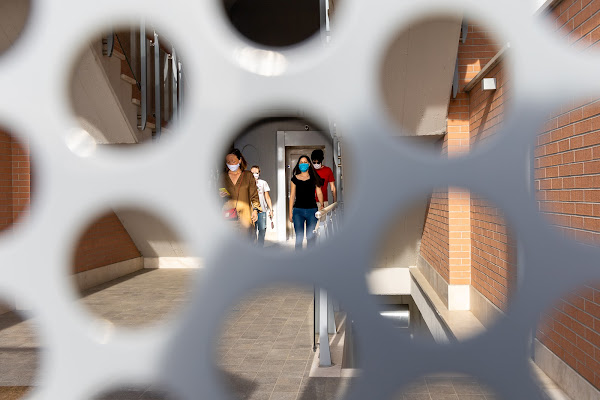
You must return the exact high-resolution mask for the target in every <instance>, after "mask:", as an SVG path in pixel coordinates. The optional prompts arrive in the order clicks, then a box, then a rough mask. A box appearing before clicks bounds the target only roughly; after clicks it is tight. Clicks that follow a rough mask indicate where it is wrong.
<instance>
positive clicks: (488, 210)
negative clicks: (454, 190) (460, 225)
mask: <svg viewBox="0 0 600 400" xmlns="http://www.w3.org/2000/svg"><path fill="white" fill-rule="evenodd" d="M516 254H517V251H516V243H515V242H514V236H513V235H512V234H510V232H508V229H507V226H506V222H505V220H504V218H503V216H502V213H501V212H500V210H499V209H498V208H497V207H494V206H492V205H490V204H489V203H488V202H486V201H485V200H484V199H482V198H481V197H478V196H471V259H472V264H471V265H472V270H471V273H472V285H473V287H474V288H475V289H477V291H479V292H480V293H481V294H483V295H484V296H485V297H486V298H487V299H488V300H489V301H491V302H492V303H493V304H494V305H495V306H496V307H498V308H500V309H501V310H504V311H506V309H507V306H508V303H509V295H510V294H511V293H512V292H513V290H514V287H515V284H516V278H517V260H516Z"/></svg>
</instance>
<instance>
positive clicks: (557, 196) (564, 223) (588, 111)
mask: <svg viewBox="0 0 600 400" xmlns="http://www.w3.org/2000/svg"><path fill="white" fill-rule="evenodd" d="M533 185H534V187H535V195H536V200H537V205H538V209H539V211H540V213H541V214H542V215H543V216H544V217H545V218H546V220H547V221H548V222H549V223H550V224H551V225H552V227H553V228H555V229H556V230H557V231H558V232H560V233H561V234H563V235H564V236H566V237H569V238H572V239H574V240H576V241H578V242H580V243H585V244H588V245H592V246H596V247H597V246H600V99H599V98H596V97H586V98H580V99H575V98H571V99H565V102H564V103H563V105H562V106H561V107H560V108H559V109H557V110H555V111H554V112H552V113H551V114H549V115H548V118H547V120H546V123H545V124H544V126H543V127H542V129H540V133H539V134H538V136H537V137H536V142H535V150H534V179H533Z"/></svg>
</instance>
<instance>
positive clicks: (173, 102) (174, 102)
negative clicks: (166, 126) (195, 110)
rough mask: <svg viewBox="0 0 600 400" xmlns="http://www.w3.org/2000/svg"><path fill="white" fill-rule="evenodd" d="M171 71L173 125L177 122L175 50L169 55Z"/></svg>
mask: <svg viewBox="0 0 600 400" xmlns="http://www.w3.org/2000/svg"><path fill="white" fill-rule="evenodd" d="M171 57H172V58H171V69H172V72H173V75H172V77H171V78H172V80H171V91H172V92H171V99H172V100H171V106H172V111H171V112H172V115H173V117H172V121H173V124H175V122H176V120H177V78H178V73H177V53H176V52H175V48H173V53H171Z"/></svg>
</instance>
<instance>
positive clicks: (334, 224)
mask: <svg viewBox="0 0 600 400" xmlns="http://www.w3.org/2000/svg"><path fill="white" fill-rule="evenodd" d="M338 204H339V203H338V202H335V203H333V204H330V205H328V206H327V207H325V208H322V209H321V210H319V211H317V212H316V213H315V217H317V225H316V226H315V230H314V232H315V235H316V236H317V240H318V241H321V240H324V239H327V237H329V236H330V235H332V234H334V233H335V232H337V230H338V229H339V220H338V211H339V209H338Z"/></svg>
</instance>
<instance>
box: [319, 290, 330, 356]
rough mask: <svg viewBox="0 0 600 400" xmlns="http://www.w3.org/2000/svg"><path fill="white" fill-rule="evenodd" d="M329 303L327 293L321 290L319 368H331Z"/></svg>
mask: <svg viewBox="0 0 600 400" xmlns="http://www.w3.org/2000/svg"><path fill="white" fill-rule="evenodd" d="M328 309H329V307H328V301H327V291H326V290H325V289H319V366H321V367H331V352H330V351H329V334H328V329H327V328H328V326H327V325H328V323H327V322H328V311H329V310H328Z"/></svg>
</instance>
